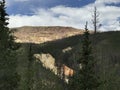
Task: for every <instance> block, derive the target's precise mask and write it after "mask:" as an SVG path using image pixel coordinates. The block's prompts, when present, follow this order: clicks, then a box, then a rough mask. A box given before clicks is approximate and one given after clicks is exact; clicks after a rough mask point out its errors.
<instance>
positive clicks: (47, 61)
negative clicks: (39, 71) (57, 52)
mask: <svg viewBox="0 0 120 90" xmlns="http://www.w3.org/2000/svg"><path fill="white" fill-rule="evenodd" d="M34 57H35V58H36V59H37V60H38V61H40V62H41V63H42V65H43V67H45V68H46V69H50V70H52V71H53V72H54V73H55V74H57V67H56V66H55V59H54V58H53V57H52V55H50V54H34Z"/></svg>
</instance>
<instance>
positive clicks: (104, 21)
mask: <svg viewBox="0 0 120 90" xmlns="http://www.w3.org/2000/svg"><path fill="white" fill-rule="evenodd" d="M94 6H96V7H97V11H98V13H99V24H100V25H101V27H99V30H101V31H111V30H120V0H6V7H7V8H6V11H7V13H8V14H9V18H10V19H9V27H10V28H13V27H21V26H69V27H74V28H79V29H84V26H85V22H86V21H88V28H89V29H90V30H92V29H93V24H92V14H93V11H94Z"/></svg>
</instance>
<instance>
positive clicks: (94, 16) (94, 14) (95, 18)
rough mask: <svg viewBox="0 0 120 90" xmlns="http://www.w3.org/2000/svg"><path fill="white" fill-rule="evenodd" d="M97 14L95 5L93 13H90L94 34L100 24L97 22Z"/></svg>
mask: <svg viewBox="0 0 120 90" xmlns="http://www.w3.org/2000/svg"><path fill="white" fill-rule="evenodd" d="M99 15H100V14H99V12H98V10H97V7H96V6H95V7H94V11H93V14H92V24H93V27H94V34H96V33H97V30H98V28H99V27H100V26H101V24H99Z"/></svg>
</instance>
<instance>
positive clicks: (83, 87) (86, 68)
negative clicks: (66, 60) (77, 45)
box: [69, 23, 99, 90]
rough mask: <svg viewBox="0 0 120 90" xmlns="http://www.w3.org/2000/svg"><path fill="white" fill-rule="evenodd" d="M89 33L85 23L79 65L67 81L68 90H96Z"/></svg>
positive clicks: (96, 79)
mask: <svg viewBox="0 0 120 90" xmlns="http://www.w3.org/2000/svg"><path fill="white" fill-rule="evenodd" d="M89 35H90V34H89V31H88V29H87V23H86V26H85V32H84V35H83V36H84V38H83V42H82V53H81V59H80V60H79V61H78V63H79V65H80V67H79V69H78V71H76V73H75V75H74V76H73V77H72V78H71V80H70V82H69V86H70V90H96V89H97V87H98V85H99V82H98V77H97V76H96V74H95V60H94V58H93V54H92V47H91V41H90V39H89Z"/></svg>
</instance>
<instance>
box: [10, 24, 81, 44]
mask: <svg viewBox="0 0 120 90" xmlns="http://www.w3.org/2000/svg"><path fill="white" fill-rule="evenodd" d="M12 30H14V31H15V32H14V35H15V36H16V37H17V39H16V42H20V43H43V42H47V41H53V40H57V39H62V38H65V37H70V36H74V35H78V34H82V33H83V30H79V29H75V28H72V27H60V26H55V27H32V26H24V27H20V28H13V29H12Z"/></svg>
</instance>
